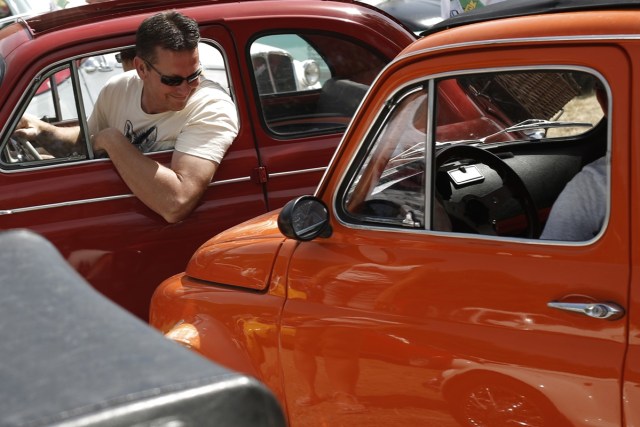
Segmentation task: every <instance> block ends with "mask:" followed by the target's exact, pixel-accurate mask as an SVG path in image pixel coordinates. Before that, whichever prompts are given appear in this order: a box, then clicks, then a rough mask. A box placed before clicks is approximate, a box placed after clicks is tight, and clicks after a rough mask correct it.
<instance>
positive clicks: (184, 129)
mask: <svg viewBox="0 0 640 427" xmlns="http://www.w3.org/2000/svg"><path fill="white" fill-rule="evenodd" d="M142 86H143V82H142V80H141V79H140V78H139V77H138V74H137V73H136V71H135V70H133V71H129V72H126V73H123V74H121V75H118V76H116V77H114V78H112V79H111V80H109V82H108V83H107V84H106V85H105V87H104V88H103V89H102V91H101V92H100V95H99V96H98V99H97V101H96V104H95V106H94V110H93V112H92V113H91V117H89V120H88V124H89V131H90V133H91V134H95V133H97V132H98V131H100V130H102V129H105V128H108V127H112V128H115V129H118V130H120V131H121V132H122V133H123V134H124V135H125V136H126V137H127V138H128V139H129V141H131V143H132V144H134V145H135V146H136V147H138V149H139V150H140V151H142V152H145V153H146V152H150V151H160V150H170V149H173V148H175V150H176V151H180V152H181V153H186V154H190V155H193V156H196V157H201V158H204V159H208V160H212V161H214V162H217V163H218V164H219V163H220V161H221V160H222V157H223V156H224V154H225V152H226V151H227V149H228V148H229V146H230V145H231V143H232V142H233V140H234V138H235V137H236V135H237V134H238V113H237V110H236V107H235V104H234V103H233V101H232V100H231V97H230V96H229V95H228V94H227V93H226V92H225V91H224V89H222V87H221V86H219V85H218V84H216V83H214V82H212V81H210V80H206V79H202V80H201V82H200V85H199V86H198V88H197V89H196V91H195V92H194V93H193V95H191V97H190V98H189V100H188V101H187V105H186V106H185V108H183V109H182V110H180V111H167V112H164V113H158V114H147V113H145V112H144V111H143V110H142V106H141V101H142Z"/></svg>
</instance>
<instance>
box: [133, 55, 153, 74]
mask: <svg viewBox="0 0 640 427" xmlns="http://www.w3.org/2000/svg"><path fill="white" fill-rule="evenodd" d="M133 67H134V68H135V69H136V72H137V73H138V77H140V78H141V79H143V80H144V79H145V77H146V76H147V73H149V67H148V66H147V64H145V62H144V61H143V60H142V58H140V57H139V56H134V57H133Z"/></svg>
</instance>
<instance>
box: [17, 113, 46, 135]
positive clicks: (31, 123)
mask: <svg viewBox="0 0 640 427" xmlns="http://www.w3.org/2000/svg"><path fill="white" fill-rule="evenodd" d="M41 123H44V122H43V121H42V120H40V119H38V118H36V117H35V116H32V115H30V114H25V115H24V116H22V118H21V119H20V121H19V122H18V126H17V127H16V129H15V130H14V131H13V136H14V137H15V138H19V139H26V140H28V141H37V140H38V136H39V135H40V133H41V126H40V124H41Z"/></svg>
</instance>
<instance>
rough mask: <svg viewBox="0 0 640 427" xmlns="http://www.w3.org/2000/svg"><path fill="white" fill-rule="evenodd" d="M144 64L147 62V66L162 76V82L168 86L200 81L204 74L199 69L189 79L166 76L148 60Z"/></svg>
mask: <svg viewBox="0 0 640 427" xmlns="http://www.w3.org/2000/svg"><path fill="white" fill-rule="evenodd" d="M144 62H146V63H147V65H149V66H150V67H151V68H153V71H155V72H156V73H158V74H159V75H160V81H161V82H162V83H163V84H165V85H167V86H180V85H181V84H182V82H183V81H186V82H187V84H190V83H193V82H195V81H196V80H198V77H200V75H201V74H202V68H199V69H198V70H197V71H196V72H195V73H193V74H191V75H190V76H187V77H178V76H165V75H164V74H162V73H161V72H160V71H158V69H157V68H156V67H154V66H153V64H152V63H151V62H149V61H147V60H146V59H144Z"/></svg>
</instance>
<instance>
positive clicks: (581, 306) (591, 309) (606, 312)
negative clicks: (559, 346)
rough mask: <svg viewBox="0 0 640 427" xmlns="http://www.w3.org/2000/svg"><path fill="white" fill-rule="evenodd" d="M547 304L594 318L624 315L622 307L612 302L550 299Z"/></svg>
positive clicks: (612, 318)
mask: <svg viewBox="0 0 640 427" xmlns="http://www.w3.org/2000/svg"><path fill="white" fill-rule="evenodd" d="M547 306H548V307H551V308H557V309H558V310H566V311H572V312H574V313H580V314H584V315H586V316H589V317H593V318H596V319H606V320H618V319H620V318H621V317H622V316H624V308H622V307H620V306H619V305H618V304H615V303H612V302H597V303H594V302H589V303H575V302H558V301H551V302H550V303H548V304H547Z"/></svg>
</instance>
